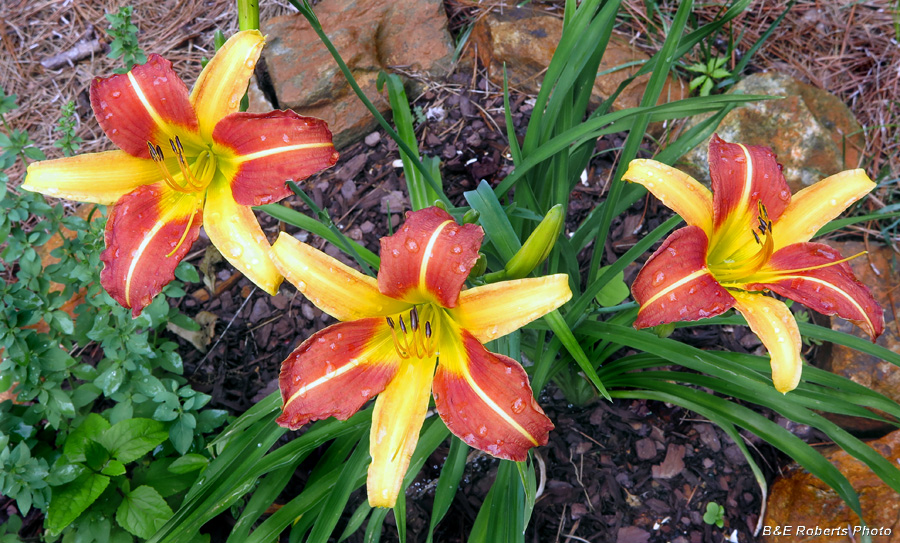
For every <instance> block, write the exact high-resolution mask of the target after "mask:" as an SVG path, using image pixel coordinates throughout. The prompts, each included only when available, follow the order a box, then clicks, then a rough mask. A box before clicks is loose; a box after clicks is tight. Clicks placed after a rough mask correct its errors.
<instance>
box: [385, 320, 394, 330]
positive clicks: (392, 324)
mask: <svg viewBox="0 0 900 543" xmlns="http://www.w3.org/2000/svg"><path fill="white" fill-rule="evenodd" d="M385 318H386V319H387V323H388V326H390V327H391V330H393V329H394V319H392V318H390V317H385Z"/></svg>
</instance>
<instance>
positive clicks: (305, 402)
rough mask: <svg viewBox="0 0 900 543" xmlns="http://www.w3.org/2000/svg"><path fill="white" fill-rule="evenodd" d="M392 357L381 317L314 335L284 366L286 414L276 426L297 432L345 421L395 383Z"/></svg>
mask: <svg viewBox="0 0 900 543" xmlns="http://www.w3.org/2000/svg"><path fill="white" fill-rule="evenodd" d="M393 353H394V346H393V342H392V340H391V336H390V332H389V331H388V329H387V324H386V323H385V320H384V319H382V318H372V319H361V320H358V321H351V322H341V323H338V324H335V325H332V326H329V327H328V328H326V329H324V330H322V331H320V332H317V333H316V334H314V335H312V336H310V338H309V339H307V340H306V341H304V342H303V343H301V344H300V346H299V347H297V348H296V349H295V350H294V352H292V353H291V354H290V356H288V357H287V359H286V360H285V361H284V362H283V363H282V364H281V375H280V376H279V377H278V384H279V386H280V387H281V398H282V401H283V402H284V407H283V410H284V412H283V413H282V414H281V416H280V417H278V420H277V421H276V422H278V424H280V425H281V426H284V427H286V428H290V429H292V430H296V429H297V428H300V427H301V426H303V425H304V424H306V423H307V422H309V421H311V420H320V419H326V418H328V417H335V418H338V419H340V420H346V419H347V418H349V417H350V416H351V415H353V414H354V413H356V412H357V411H359V408H360V407H362V406H363V404H365V403H366V402H367V401H368V400H369V398H371V397H372V396H375V395H376V394H378V393H380V392H381V391H382V390H384V388H385V387H386V386H387V384H388V383H389V382H390V381H391V379H393V378H394V375H395V374H396V373H397V363H396V362H395V361H393V360H392V359H391V357H390V355H391V354H393ZM395 356H396V355H395Z"/></svg>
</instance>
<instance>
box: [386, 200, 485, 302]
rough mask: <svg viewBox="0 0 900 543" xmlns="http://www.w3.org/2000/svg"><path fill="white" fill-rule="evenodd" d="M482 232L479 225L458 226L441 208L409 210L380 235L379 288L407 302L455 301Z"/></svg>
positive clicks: (470, 267)
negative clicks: (402, 219)
mask: <svg viewBox="0 0 900 543" xmlns="http://www.w3.org/2000/svg"><path fill="white" fill-rule="evenodd" d="M483 237H484V231H483V230H482V229H481V227H479V226H475V225H473V224H464V225H461V226H460V225H459V224H456V222H455V221H454V220H453V218H452V217H451V216H450V215H449V214H448V213H447V212H446V211H444V210H443V209H441V208H438V207H429V208H426V209H422V210H420V211H410V212H408V213H407V214H406V224H404V225H403V228H401V229H400V230H399V231H398V232H397V233H396V234H394V235H393V236H388V237H383V238H381V268H380V269H379V270H378V290H380V291H381V293H382V294H384V295H386V296H390V297H392V298H398V299H402V300H404V301H407V302H410V303H424V302H434V303H437V304H439V305H441V306H442V307H456V300H457V299H458V298H459V291H460V290H461V289H462V286H463V284H464V283H465V282H466V278H467V277H468V276H469V271H470V270H471V269H472V266H474V265H475V261H477V260H478V249H479V248H480V247H481V240H482V238H483Z"/></svg>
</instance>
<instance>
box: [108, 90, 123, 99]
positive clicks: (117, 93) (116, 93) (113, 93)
mask: <svg viewBox="0 0 900 543" xmlns="http://www.w3.org/2000/svg"><path fill="white" fill-rule="evenodd" d="M110 96H112V97H113V98H118V97H119V96H122V93H121V92H119V91H113V92H112V94H111V95H110Z"/></svg>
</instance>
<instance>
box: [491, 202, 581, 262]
mask: <svg viewBox="0 0 900 543" xmlns="http://www.w3.org/2000/svg"><path fill="white" fill-rule="evenodd" d="M565 218H566V216H565V213H564V212H563V206H562V204H556V205H555V206H553V207H552V208H550V211H548V212H547V214H546V215H545V216H544V219H543V220H542V221H541V223H540V224H539V225H538V226H537V228H535V229H534V232H532V233H531V235H530V236H528V239H527V240H525V243H524V244H523V245H522V248H521V249H519V251H518V252H517V253H516V254H515V255H513V257H512V258H511V259H510V260H509V262H507V263H506V267H505V268H504V271H505V272H506V273H505V276H506V278H507V279H521V278H522V277H525V276H527V275H528V274H529V273H531V271H532V270H533V269H535V268H536V267H538V266H539V265H540V264H541V263H542V262H543V261H544V260H546V259H547V257H548V256H549V255H550V251H551V250H553V246H554V245H555V244H556V239H557V238H558V237H559V233H560V232H561V231H562V227H563V222H564V221H565Z"/></svg>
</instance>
